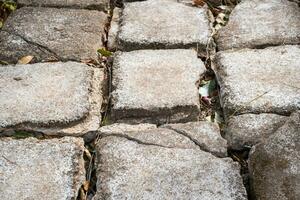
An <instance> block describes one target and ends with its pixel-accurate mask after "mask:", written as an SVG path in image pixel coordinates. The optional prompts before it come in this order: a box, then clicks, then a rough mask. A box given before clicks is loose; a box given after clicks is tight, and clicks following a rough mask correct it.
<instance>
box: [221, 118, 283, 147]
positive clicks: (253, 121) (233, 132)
mask: <svg viewBox="0 0 300 200" xmlns="http://www.w3.org/2000/svg"><path fill="white" fill-rule="evenodd" d="M287 119H288V117H287V116H282V115H276V114H271V113H261V114H243V115H238V116H233V117H231V118H230V119H229V120H228V123H227V126H226V128H225V138H226V140H227V141H228V144H229V147H230V148H231V149H234V150H244V149H250V148H251V147H252V146H253V145H256V144H258V143H261V142H263V141H265V140H266V139H267V138H268V137H269V136H270V135H272V134H273V133H274V132H275V131H276V130H277V129H278V128H279V127H281V126H282V125H283V124H284V123H285V121H286V120H287Z"/></svg>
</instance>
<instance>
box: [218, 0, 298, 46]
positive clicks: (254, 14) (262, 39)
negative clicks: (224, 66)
mask: <svg viewBox="0 0 300 200" xmlns="http://www.w3.org/2000/svg"><path fill="white" fill-rule="evenodd" d="M299 33H300V9H299V7H298V5H297V3H294V2H290V1H287V0H251V1H243V2H241V3H240V4H238V5H237V6H236V7H235V9H234V10H233V11H232V13H231V15H230V19H229V22H228V24H227V25H226V26H225V27H224V28H222V29H221V30H220V31H219V34H218V35H217V40H216V41H217V45H218V48H219V49H220V50H226V49H232V48H237V49H241V48H258V47H265V46H273V45H285V44H300V34H299Z"/></svg>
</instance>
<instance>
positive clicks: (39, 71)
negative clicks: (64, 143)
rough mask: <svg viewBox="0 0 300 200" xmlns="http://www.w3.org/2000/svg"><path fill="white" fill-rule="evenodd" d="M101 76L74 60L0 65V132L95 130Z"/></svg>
mask: <svg viewBox="0 0 300 200" xmlns="http://www.w3.org/2000/svg"><path fill="white" fill-rule="evenodd" d="M103 79H104V74H103V70H102V69H98V68H92V67H89V66H87V65H85V64H83V63H76V62H67V63H60V62H58V63H38V64H32V65H16V66H3V67H0V132H5V131H10V130H29V131H31V130H33V131H39V132H43V133H45V134H50V135H82V134H84V133H86V132H88V131H95V130H97V129H98V127H99V126H100V120H101V116H100V107H101V102H102V94H101V85H102V83H103ZM0 134H1V133H0Z"/></svg>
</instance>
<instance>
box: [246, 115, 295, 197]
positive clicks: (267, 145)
mask: <svg viewBox="0 0 300 200" xmlns="http://www.w3.org/2000/svg"><path fill="white" fill-rule="evenodd" d="M299 133H300V111H298V112H296V113H294V114H293V115H292V116H291V118H290V119H289V120H288V121H287V122H286V124H285V125H284V126H282V127H281V128H280V129H278V130H277V131H276V133H275V134H273V135H272V136H270V138H269V139H268V140H267V141H266V142H264V143H261V144H259V145H257V146H255V148H253V150H252V151H251V152H250V161H249V171H250V175H251V183H252V184H251V185H252V189H253V193H254V194H255V196H256V199H278V200H286V199H291V200H292V199H295V200H296V199H300V191H299V188H300V185H299V181H300V136H299Z"/></svg>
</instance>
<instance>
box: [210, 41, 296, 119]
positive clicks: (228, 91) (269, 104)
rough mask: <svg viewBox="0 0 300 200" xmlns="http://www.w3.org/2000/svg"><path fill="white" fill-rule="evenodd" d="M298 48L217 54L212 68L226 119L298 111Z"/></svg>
mask: <svg viewBox="0 0 300 200" xmlns="http://www.w3.org/2000/svg"><path fill="white" fill-rule="evenodd" d="M299 55H300V47H299V46H298V45H294V46H289V45H287V46H280V47H270V48H266V49H260V50H250V49H245V50H239V51H224V52H219V53H218V54H217V56H216V59H215V64H214V66H213V68H214V71H215V73H216V75H217V78H218V82H219V84H220V87H221V89H220V90H221V94H220V95H221V104H222V106H223V109H224V112H225V116H227V117H228V116H229V115H231V114H239V113H277V114H283V115H286V114H290V113H291V112H292V111H294V110H297V109H299V108H300V95H299V94H300V93H299V88H300V79H299V77H300V70H299V69H300V68H299V67H300V60H299Z"/></svg>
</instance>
